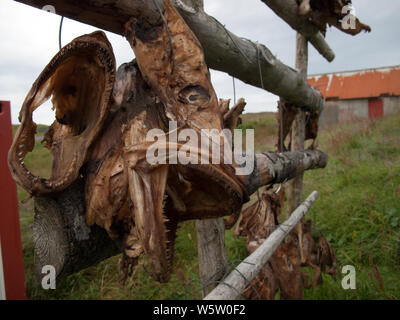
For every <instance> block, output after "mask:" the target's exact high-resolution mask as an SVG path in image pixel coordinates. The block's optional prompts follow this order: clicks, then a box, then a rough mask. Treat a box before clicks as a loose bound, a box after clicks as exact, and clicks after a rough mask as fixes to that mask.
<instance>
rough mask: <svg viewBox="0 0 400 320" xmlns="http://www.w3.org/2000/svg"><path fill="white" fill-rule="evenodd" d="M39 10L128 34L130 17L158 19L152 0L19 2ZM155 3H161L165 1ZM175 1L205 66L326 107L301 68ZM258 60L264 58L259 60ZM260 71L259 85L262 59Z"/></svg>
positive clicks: (189, 3)
mask: <svg viewBox="0 0 400 320" xmlns="http://www.w3.org/2000/svg"><path fill="white" fill-rule="evenodd" d="M16 1H18V2H22V3H25V4H28V5H31V6H33V7H36V8H43V7H44V6H45V5H52V6H54V8H55V10H56V12H57V14H59V15H62V16H65V17H68V18H71V19H74V20H77V21H80V22H83V23H87V24H90V25H93V26H96V27H98V28H101V29H105V30H108V31H111V32H114V33H117V34H124V24H125V23H126V22H127V21H128V20H129V18H130V17H132V16H134V17H137V18H140V19H141V20H142V21H143V24H144V25H145V26H151V25H154V24H158V23H159V22H160V15H159V13H158V10H157V8H156V7H155V6H154V3H153V1H143V0H132V1H128V0H122V1H117V0H90V1H89V0H82V1H66V0H35V1H34V0H16ZM156 3H158V5H159V6H160V8H162V7H163V1H162V0H156ZM173 3H174V5H175V6H176V8H177V9H178V11H179V12H180V14H181V15H182V17H183V18H184V19H185V21H186V23H187V24H188V25H189V27H190V28H191V29H192V31H193V32H194V33H195V35H196V37H197V38H198V39H199V41H200V42H201V44H202V46H203V48H204V52H205V56H206V62H207V65H208V66H209V67H210V68H213V69H216V70H220V71H223V72H227V73H229V74H230V75H231V76H233V77H236V78H238V79H240V80H242V81H244V82H245V83H248V84H250V85H253V86H256V87H260V88H261V87H264V88H265V90H268V91H270V92H272V93H274V94H276V95H278V96H281V97H284V98H285V100H287V101H290V102H292V103H295V104H296V105H297V106H299V107H304V108H306V109H309V110H311V109H312V110H315V109H322V108H323V107H324V99H323V97H322V95H321V94H320V92H319V91H318V90H316V89H314V88H312V87H311V86H310V85H309V84H308V83H307V81H305V80H304V79H303V78H302V77H301V75H300V74H299V72H297V71H296V70H294V69H292V68H290V67H288V66H286V65H284V64H283V63H282V62H281V61H279V60H278V59H277V58H276V57H275V56H274V55H273V54H272V53H271V52H270V50H269V49H268V48H266V47H265V46H264V45H261V44H256V43H254V42H252V41H250V40H246V39H242V38H240V37H238V36H236V35H234V34H233V33H231V32H229V31H228V30H226V29H225V28H224V26H223V25H222V24H221V23H219V22H218V21H217V20H216V19H214V18H213V17H211V16H209V15H207V14H206V13H205V12H204V10H203V8H202V6H201V3H199V2H197V1H193V0H186V1H185V2H183V1H182V0H174V1H173ZM259 60H260V61H259ZM258 62H260V65H261V70H262V80H263V83H262V84H261V79H260V73H259V67H258V65H259V63H258Z"/></svg>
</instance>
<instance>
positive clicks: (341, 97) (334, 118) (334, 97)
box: [308, 66, 400, 125]
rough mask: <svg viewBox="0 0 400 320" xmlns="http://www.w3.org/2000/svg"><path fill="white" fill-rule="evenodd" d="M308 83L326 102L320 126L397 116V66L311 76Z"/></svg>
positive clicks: (399, 84) (399, 98) (399, 79)
mask: <svg viewBox="0 0 400 320" xmlns="http://www.w3.org/2000/svg"><path fill="white" fill-rule="evenodd" d="M308 83H309V84H310V85H311V86H313V87H315V88H316V89H318V90H319V91H320V92H321V93H322V95H323V96H324V98H325V100H326V108H325V110H324V111H323V113H322V114H321V122H320V123H321V124H322V125H324V124H334V123H337V122H345V121H351V120H354V119H374V118H379V117H382V116H384V115H390V114H393V113H396V112H400V66H393V67H383V68H375V69H365V70H355V71H345V72H336V73H330V74H317V75H310V76H309V77H308Z"/></svg>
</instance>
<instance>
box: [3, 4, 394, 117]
mask: <svg viewBox="0 0 400 320" xmlns="http://www.w3.org/2000/svg"><path fill="white" fill-rule="evenodd" d="M204 4H205V10H206V12H207V13H209V14H210V15H213V16H214V17H215V18H217V19H218V20H219V21H220V22H221V23H223V24H225V26H226V27H227V28H228V29H229V30H230V31H232V32H234V33H235V34H236V35H238V36H241V37H245V38H248V39H251V40H253V41H258V42H260V43H263V44H264V45H266V46H267V47H268V48H269V49H270V50H271V51H272V53H273V54H275V55H276V56H277V57H278V58H279V59H280V60H281V61H282V62H283V63H285V64H287V65H289V66H291V67H294V61H295V31H294V30H293V29H291V28H290V27H289V26H288V25H287V24H286V23H284V22H283V21H282V20H281V19H280V18H279V17H277V16H276V15H275V14H274V13H273V12H272V11H271V10H270V9H269V8H268V7H267V6H266V5H265V4H264V3H262V2H261V1H260V0H204ZM353 4H354V7H355V9H356V14H357V16H358V17H359V18H360V20H361V21H362V22H364V23H366V24H369V25H370V26H371V27H372V33H362V34H360V35H358V36H356V37H352V36H350V35H347V34H344V33H342V32H340V31H339V30H337V29H334V28H331V29H329V30H328V33H327V41H328V43H329V44H330V46H331V47H332V49H333V50H334V52H335V53H336V58H335V60H334V61H333V62H332V63H328V62H327V61H326V60H325V59H324V58H322V57H321V56H320V55H319V54H318V53H317V51H316V50H315V49H314V48H313V47H312V46H310V50H309V52H310V53H309V54H310V56H309V74H315V73H326V72H335V71H344V70H354V69H363V68H373V67H380V66H392V65H398V64H400V19H399V12H400V1H399V0H381V1H376V0H353ZM378 4H379V6H378ZM56 9H57V8H56ZM59 24H60V17H59V16H57V15H54V14H51V13H48V12H45V11H42V10H38V9H35V8H32V7H29V6H27V5H23V4H20V3H18V2H15V1H12V0H1V4H0V100H11V107H12V121H13V123H18V113H19V110H20V108H21V105H22V102H23V100H24V99H25V96H26V94H27V93H28V91H29V89H30V88H31V86H32V83H33V82H34V81H35V79H36V78H37V76H38V75H39V74H40V72H41V71H42V70H43V68H44V67H45V66H46V65H47V63H48V62H49V61H50V60H51V58H52V57H53V56H54V55H55V54H56V53H57V52H58V30H59ZM94 30H96V29H95V28H93V27H91V26H88V25H84V24H81V23H79V22H76V21H73V20H70V19H64V24H63V32H62V43H63V45H65V44H67V43H68V42H70V41H71V40H72V39H74V38H76V37H78V36H80V35H82V34H85V33H89V32H92V31H94ZM107 36H108V38H109V40H110V42H111V43H112V46H113V49H114V53H115V56H116V59H117V65H120V64H122V63H124V62H129V61H131V60H132V59H133V58H134V55H133V52H132V49H131V48H130V46H129V44H128V42H127V41H126V40H125V39H124V38H123V37H122V36H119V35H115V34H112V33H109V32H107ZM211 76H212V82H213V84H214V87H215V90H216V92H217V95H218V97H221V98H232V99H233V87H232V78H231V77H230V76H228V75H226V74H224V73H222V72H218V71H212V73H211ZM236 95H237V97H244V98H245V99H246V101H247V106H246V112H261V111H275V110H276V101H277V97H276V96H274V95H272V94H270V93H268V92H266V91H263V90H261V89H258V88H253V87H251V86H248V85H246V84H244V83H242V82H241V81H240V80H236ZM34 120H35V122H37V123H43V124H50V123H52V122H53V120H54V112H53V111H51V109H50V104H49V103H47V104H46V105H44V106H42V107H40V108H39V109H38V110H37V111H35V113H34Z"/></svg>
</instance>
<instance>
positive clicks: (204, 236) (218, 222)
mask: <svg viewBox="0 0 400 320" xmlns="http://www.w3.org/2000/svg"><path fill="white" fill-rule="evenodd" d="M196 231H197V252H198V257H199V273H200V280H201V283H202V286H203V297H204V296H206V295H207V294H208V293H210V292H211V290H212V289H214V288H215V286H216V282H215V281H218V280H220V279H221V278H222V276H223V274H224V271H225V266H226V264H227V258H226V252H225V224H224V219H223V218H218V219H206V220H197V221H196Z"/></svg>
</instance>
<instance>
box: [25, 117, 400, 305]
mask: <svg viewBox="0 0 400 320" xmlns="http://www.w3.org/2000/svg"><path fill="white" fill-rule="evenodd" d="M241 127H242V128H243V129H246V128H254V129H255V144H256V150H258V151H266V150H273V149H274V139H275V137H274V134H275V132H276V123H275V115H274V114H271V113H265V114H257V115H244V116H243V124H242V126H241ZM318 141H319V149H321V150H324V151H326V152H327V153H328V154H329V164H328V166H327V168H325V169H322V170H313V171H309V172H306V174H305V176H304V197H306V196H307V195H308V194H309V193H310V192H311V191H312V190H318V191H319V193H320V196H319V198H318V200H317V201H316V203H315V204H314V206H313V208H312V209H311V211H310V212H309V213H308V218H311V219H312V220H313V224H314V232H315V233H319V232H322V233H323V234H324V235H325V236H326V237H327V239H328V240H329V241H330V243H331V244H332V246H333V248H334V249H335V251H336V255H337V263H338V271H339V275H338V278H337V280H336V281H335V280H334V279H332V278H331V277H329V276H324V281H323V284H322V285H321V286H319V287H317V288H313V289H308V290H306V293H305V297H306V299H400V115H396V116H392V117H390V118H385V119H382V120H379V121H376V122H357V123H351V124H347V125H340V126H337V127H332V128H329V129H324V130H321V133H320V137H319V138H318ZM25 162H26V163H27V165H28V166H29V167H31V168H32V169H33V171H34V172H35V171H36V172H41V173H42V174H46V175H48V174H49V173H50V167H51V164H50V162H51V157H50V154H49V153H48V152H47V151H46V150H44V148H43V147H42V146H41V144H40V143H39V142H36V148H35V150H34V152H33V153H32V155H30V156H29V158H27V159H26V161H25ZM18 197H19V199H20V204H19V205H20V221H21V230H22V241H23V254H24V262H25V273H26V284H27V294H28V297H29V298H30V299H199V298H201V292H200V287H199V285H198V282H197V281H196V279H197V278H198V277H199V276H198V261H197V249H196V248H197V243H196V232H195V228H194V222H193V221H189V222H186V223H183V224H182V225H181V227H180V229H179V232H178V238H177V242H176V256H175V263H174V273H173V275H172V278H171V281H170V282H169V283H167V284H160V283H157V282H155V281H153V279H152V278H151V277H150V276H149V275H148V273H147V272H146V270H145V267H144V266H145V257H144V258H142V259H141V260H140V263H139V266H138V268H137V269H136V271H135V274H134V276H133V277H132V278H131V279H129V280H128V282H127V285H126V286H125V287H124V288H121V287H120V286H119V285H118V281H117V278H118V259H119V256H116V257H113V258H110V259H108V260H106V261H103V262H101V263H100V264H98V265H97V266H93V267H91V268H88V269H86V270H83V271H81V272H79V273H77V274H74V275H71V276H69V277H67V278H66V279H64V280H62V281H60V282H58V283H57V289H56V290H51V291H45V290H43V289H42V288H41V286H40V285H38V284H37V283H36V281H35V280H34V277H33V243H32V223H33V200H32V199H28V195H27V193H26V192H25V191H23V190H22V189H21V188H18ZM27 199H28V200H27ZM226 247H227V254H228V259H229V261H234V260H237V259H244V258H245V257H246V255H247V252H246V248H245V239H243V238H240V239H238V238H235V237H234V236H233V235H232V232H231V231H227V232H226ZM347 264H351V265H354V266H355V268H356V272H357V278H356V284H357V289H356V290H343V289H342V287H341V278H342V275H341V273H340V271H341V268H342V266H344V265H347Z"/></svg>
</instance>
